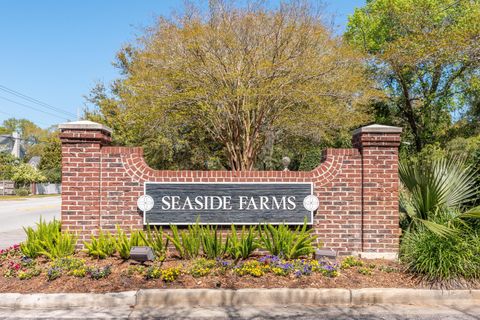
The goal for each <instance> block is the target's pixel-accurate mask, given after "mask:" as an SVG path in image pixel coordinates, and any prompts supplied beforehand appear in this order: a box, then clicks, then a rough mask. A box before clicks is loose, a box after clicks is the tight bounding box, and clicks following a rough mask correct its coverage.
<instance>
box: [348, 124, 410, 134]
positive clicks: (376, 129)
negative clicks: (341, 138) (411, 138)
mask: <svg viewBox="0 0 480 320" xmlns="http://www.w3.org/2000/svg"><path fill="white" fill-rule="evenodd" d="M359 133H398V134H400V133H402V128H400V127H392V126H386V125H383V124H371V125H369V126H365V127H361V128H358V129H356V130H354V131H353V134H354V135H355V134H359Z"/></svg>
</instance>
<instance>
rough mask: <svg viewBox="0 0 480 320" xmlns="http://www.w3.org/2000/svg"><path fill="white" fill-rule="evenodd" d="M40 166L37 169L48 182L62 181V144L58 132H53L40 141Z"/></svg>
mask: <svg viewBox="0 0 480 320" xmlns="http://www.w3.org/2000/svg"><path fill="white" fill-rule="evenodd" d="M41 144H42V150H41V152H40V164H39V166H38V169H39V170H40V171H41V172H42V174H43V175H44V176H45V178H46V180H47V181H48V182H61V180H62V143H61V142H60V138H59V136H58V132H53V133H52V134H50V136H49V137H47V138H46V139H45V140H44V141H42V143H41Z"/></svg>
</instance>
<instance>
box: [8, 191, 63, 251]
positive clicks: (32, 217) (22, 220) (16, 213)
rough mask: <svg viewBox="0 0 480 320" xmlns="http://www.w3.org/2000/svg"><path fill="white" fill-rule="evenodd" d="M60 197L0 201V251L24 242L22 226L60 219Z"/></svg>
mask: <svg viewBox="0 0 480 320" xmlns="http://www.w3.org/2000/svg"><path fill="white" fill-rule="evenodd" d="M60 204H61V200H60V196H58V197H45V198H31V199H25V200H1V201H0V249H4V248H8V247H9V246H12V245H14V244H17V243H19V242H21V241H23V240H25V233H24V232H23V228H22V227H24V226H35V223H36V222H38V221H39V220H40V217H42V219H45V220H47V221H50V220H53V219H54V218H56V219H60Z"/></svg>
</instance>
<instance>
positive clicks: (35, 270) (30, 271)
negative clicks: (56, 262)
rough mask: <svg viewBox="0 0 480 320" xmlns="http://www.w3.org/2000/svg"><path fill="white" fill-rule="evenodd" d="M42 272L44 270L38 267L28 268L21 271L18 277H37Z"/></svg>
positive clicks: (26, 278)
mask: <svg viewBox="0 0 480 320" xmlns="http://www.w3.org/2000/svg"><path fill="white" fill-rule="evenodd" d="M41 273H42V271H41V270H40V269H38V268H31V269H28V270H22V271H19V272H18V274H17V277H18V279H20V280H29V279H32V278H33V277H37V276H39V275H40V274H41Z"/></svg>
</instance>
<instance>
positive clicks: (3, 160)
mask: <svg viewBox="0 0 480 320" xmlns="http://www.w3.org/2000/svg"><path fill="white" fill-rule="evenodd" d="M19 162H20V160H19V159H17V158H15V157H14V156H13V155H11V154H10V153H7V152H0V180H11V179H12V176H13V172H14V168H15V166H17V165H18V164H19Z"/></svg>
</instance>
